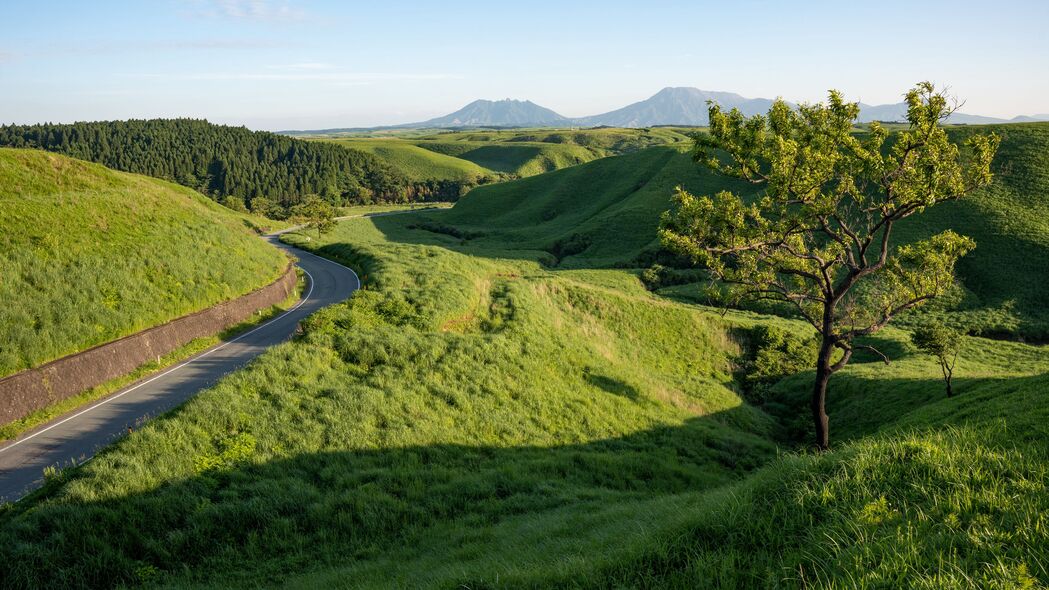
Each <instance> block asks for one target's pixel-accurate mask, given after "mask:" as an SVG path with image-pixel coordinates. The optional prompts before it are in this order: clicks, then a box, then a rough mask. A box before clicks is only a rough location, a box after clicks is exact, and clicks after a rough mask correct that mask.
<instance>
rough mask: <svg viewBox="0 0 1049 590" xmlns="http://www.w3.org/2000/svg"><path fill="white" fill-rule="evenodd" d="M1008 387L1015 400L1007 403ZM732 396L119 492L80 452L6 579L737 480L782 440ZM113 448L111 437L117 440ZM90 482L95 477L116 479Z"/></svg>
mask: <svg viewBox="0 0 1049 590" xmlns="http://www.w3.org/2000/svg"><path fill="white" fill-rule="evenodd" d="M1045 382H1046V376H1036V377H1026V378H1014V379H995V380H990V379H988V380H964V382H963V383H960V384H959V390H960V391H961V393H960V395H959V396H958V397H956V398H954V399H951V400H943V399H940V398H939V397H938V395H937V393H938V389H939V388H938V387H937V384H936V382H935V381H934V380H917V379H915V380H906V379H901V380H896V381H891V380H890V381H888V382H879V383H874V382H872V381H869V380H865V379H858V378H854V379H841V380H839V382H838V390H837V393H838V395H839V398H840V399H841V400H842V401H846V399H847V397H848V396H854V395H858V394H862V393H864V391H863V390H864V389H867V388H869V389H873V390H876V392H877V394H878V398H879V399H880V403H879V409H878V410H879V411H878V412H870V411H869V410H870V408H866V407H864V406H863V404H862V403H851V404H850V407H851V408H852V409H850V410H849V412H851V414H843V413H841V412H840V411H834V410H832V414H833V415H832V422H831V428H832V430H833V429H835V428H836V427H837V430H836V431H835V437H836V440H837V441H838V444H840V443H841V442H842V441H844V439H845V438H847V436H846V434H845V429H844V428H842V426H843V424H844V423H845V422H846V421H847V420H852V419H854V418H859V419H862V417H863V416H865V415H866V414H870V413H877V414H879V420H885V419H888V418H890V417H891V415H893V414H895V415H896V416H900V415H902V414H904V413H906V412H908V411H910V410H914V409H917V408H918V407H919V406H921V405H922V404H927V403H929V402H930V401H939V402H940V403H935V404H930V405H929V409H928V412H927V413H926V415H925V418H926V419H925V420H924V421H921V422H919V423H917V427H920V428H936V427H937V425H938V424H939V422H938V420H942V421H944V422H949V423H952V424H957V423H959V422H960V421H964V420H967V419H969V418H970V417H971V418H972V419H973V420H984V421H986V420H988V419H990V418H989V417H988V416H986V415H983V414H981V413H980V411H981V408H982V409H983V410H984V411H985V412H984V413H986V409H987V407H988V406H987V405H986V402H987V401H988V400H994V401H995V403H996V404H999V405H997V406H995V407H998V408H1002V407H1009V406H1007V405H1006V406H1003V405H1001V404H1002V403H1005V404H1009V403H1015V404H1021V403H1031V402H1030V400H1027V401H1024V400H1023V399H1021V398H1024V395H1023V392H1025V391H1026V392H1030V391H1041V389H1040V388H1044V385H1045ZM977 385H980V387H977ZM846 390H850V391H846ZM970 396H971V397H970ZM1009 396H1013V397H1015V398H1016V400H1017V401H1016V402H1009V401H1008V399H1009ZM1003 400H1005V401H1004V402H1003ZM848 401H850V402H857V401H858V400H855V399H853V400H848ZM886 402H889V403H888V404H887V407H888V408H890V409H888V410H886V409H885V407H886ZM1020 407H1021V406H1020V405H1016V408H1020ZM738 411H740V410H728V411H725V412H721V413H718V414H712V415H709V416H704V417H701V418H695V419H692V420H689V421H687V422H686V423H684V424H683V425H680V426H672V427H658V428H653V429H650V430H647V431H642V432H638V433H635V434H631V435H627V436H623V437H619V438H613V439H606V440H600V441H594V442H589V443H583V444H574V445H563V446H555V447H538V446H521V447H507V448H501V447H491V446H483V447H482V446H469V445H462V444H435V445H428V446H410V447H404V448H387V449H382V450H352V451H330V452H316V453H308V454H302V455H296V456H291V457H286V458H277V459H272V460H269V461H267V462H262V463H253V462H252V461H251V459H250V458H248V459H245V460H243V461H241V462H239V463H229V464H225V465H222V466H221V467H219V468H216V469H211V470H207V471H203V472H201V473H198V474H196V475H194V476H193V477H189V478H187V479H182V480H177V481H170V482H167V483H163V484H161V485H159V486H158V487H156V488H154V489H150V490H148V491H144V492H134V493H129V494H127V495H124V496H121V497H116V498H109V499H105V500H100V501H83V500H78V499H75V498H71V497H68V496H65V495H63V493H64V492H65V491H66V490H65V487H66V485H67V484H68V483H69V482H70V481H75V480H90V478H92V477H103V476H96V475H95V474H94V473H93V472H92V471H91V465H88V466H86V467H82V468H80V469H79V470H77V471H73V472H70V473H66V474H63V475H62V476H60V477H59V478H57V479H56V480H53V481H52V482H51V483H50V484H49V485H48V486H47V487H46V488H45V489H43V490H41V491H39V492H38V493H36V494H35V495H34V496H32V497H31V498H30V499H29V500H28V501H25V502H21V503H19V504H17V505H12V506H8V507H7V508H6V509H5V513H3V514H0V558H2V559H3V560H4V563H5V564H6V567H5V568H3V569H2V570H0V586H2V587H5V588H19V587H30V586H32V587H47V586H51V587H63V588H77V587H110V586H115V585H121V584H136V583H138V582H142V581H143V580H144V579H145V578H144V576H147V577H148V576H154V575H157V576H163V575H168V574H170V575H174V576H178V577H180V578H185V577H188V578H191V579H196V580H198V581H207V582H210V583H215V582H216V581H220V582H223V581H227V580H236V579H240V580H242V581H244V580H248V581H250V584H252V585H259V584H265V583H266V582H275V581H280V580H282V579H285V578H286V577H287V576H290V575H294V574H297V573H302V572H307V571H310V570H314V569H318V568H324V567H329V566H336V565H348V564H352V563H355V562H366V561H369V560H372V559H377V558H380V557H383V556H389V555H404V554H411V552H412V548H413V547H417V546H418V543H420V541H421V540H422V539H424V538H425V539H428V542H429V543H431V545H432V543H433V542H434V540H435V539H440V538H442V536H443V535H445V534H450V533H449V531H451V530H452V529H455V530H460V531H461V530H464V529H465V530H476V531H478V534H480V533H481V532H482V531H486V532H485V533H484V536H483V539H484V541H483V543H484V544H493V543H494V544H498V543H500V539H499V538H498V534H514V533H513V532H512V531H513V528H512V527H511V528H510V529H505V528H504V529H500V528H498V527H496V526H495V525H497V524H498V523H500V522H504V521H509V520H510V519H514V518H518V517H522V516H525V515H527V517H528V522H529V523H530V524H529V526H532V527H534V526H551V527H552V528H556V527H553V526H552V525H550V523H546V521H544V520H543V519H544V518H545V517H544V515H549V514H563V513H564V511H565V510H580V511H583V512H588V513H589V512H592V511H594V510H597V509H598V507H600V510H605V509H609V510H613V511H614V510H615V509H616V507H617V506H630V505H633V504H631V503H632V502H636V501H638V500H653V499H657V498H660V497H668V498H669V497H670V496H671V495H674V494H679V493H683V492H700V491H705V490H710V489H713V488H716V487H718V486H722V485H724V484H728V483H731V482H734V481H738V480H739V479H740V478H741V477H742V476H744V475H746V474H748V473H750V472H752V471H753V470H754V469H756V468H758V467H760V466H762V465H764V464H767V463H768V462H769V461H770V460H771V459H772V458H773V457H774V455H775V449H774V448H773V447H772V445H771V444H769V443H767V442H766V441H763V440H762V439H760V438H758V437H757V436H754V435H748V434H743V433H740V432H739V431H738V430H735V429H731V428H729V427H727V426H726V424H730V423H731V422H732V421H733V416H732V414H733V413H734V412H738ZM1008 412H1009V413H1008V415H1009V416H1012V418H1011V420H1021V421H1022V420H1023V419H1024V418H1023V412H1021V411H1019V410H1008ZM175 415H177V414H169V415H168V416H167V417H166V418H164V419H161V420H159V421H158V423H160V422H163V421H164V420H167V419H171V418H172V417H173V416H175ZM850 415H851V416H853V418H848V416H850ZM161 426H162V427H163V425H162V424H161ZM1021 426H1022V425H1021ZM872 430H873V423H869V424H853V425H852V427H851V430H849V435H851V436H857V435H859V434H862V433H864V432H870V431H872ZM120 450H121V447H120V445H117V447H116V451H115V452H120ZM109 452H114V451H109ZM109 475H112V473H110V474H109ZM107 479H108V478H107ZM80 483H84V484H87V483H91V482H90V481H81V482H80ZM98 484H99V486H98V487H99V489H104V488H105V487H106V486H108V485H117V482H113V481H104V482H103V481H100V482H98ZM541 523H546V524H541ZM648 524H649V525H652V524H654V523H648ZM637 526H638V523H630V522H619V521H617V522H615V523H605V524H604V525H602V527H599V528H600V529H601V531H600V532H598V531H596V530H595V531H588V530H579V531H574V530H573V532H572V533H571V534H572V535H573V536H578V538H579V539H580V540H582V539H585V538H588V535H609V534H612V535H620V534H627V533H628V532H629V530H631V527H637ZM609 527H611V528H609ZM507 530H509V531H511V532H501V533H496V532H495V531H507ZM610 531H612V532H610ZM562 534H563V533H562ZM506 541H509V540H506ZM478 542H480V541H478ZM486 546H487V545H486ZM454 549H455V548H454V547H449V551H453V550H454ZM453 553H454V552H453ZM453 553H449V556H451V555H452V554H453ZM599 557H600V556H595V559H598V558H599Z"/></svg>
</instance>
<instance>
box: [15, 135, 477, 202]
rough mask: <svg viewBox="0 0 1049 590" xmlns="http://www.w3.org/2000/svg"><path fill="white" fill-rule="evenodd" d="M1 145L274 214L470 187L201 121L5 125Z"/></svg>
mask: <svg viewBox="0 0 1049 590" xmlns="http://www.w3.org/2000/svg"><path fill="white" fill-rule="evenodd" d="M0 146H6V147H26V148H37V149H44V150H48V151H52V152H58V153H61V154H65V155H68V156H72V157H74V158H80V159H82V160H89V161H92V162H97V163H99V164H103V165H105V166H108V167H110V168H115V169H117V170H123V171H125V172H134V173H138V174H145V175H148V176H153V177H156V178H162V179H165V180H170V181H172V182H176V183H178V184H181V185H184V186H188V187H190V188H193V189H196V190H198V191H200V192H202V193H204V194H206V195H208V196H210V197H212V198H214V199H216V200H218V201H220V202H222V203H223V204H225V205H227V206H229V207H231V208H234V209H241V208H244V207H247V208H251V209H253V210H256V212H259V213H262V214H266V215H269V216H276V217H279V216H281V214H282V213H283V212H285V211H287V209H288V208H290V207H291V206H294V205H295V204H297V203H299V202H300V201H301V200H302V198H303V197H304V196H305V195H309V194H316V195H320V196H321V197H322V198H324V199H325V200H327V201H328V202H330V203H332V204H335V205H347V204H367V203H373V202H379V203H381V202H407V201H428V200H454V199H456V198H458V197H459V196H460V195H461V194H462V192H464V191H465V190H466V189H467V188H469V187H466V186H462V185H463V183H461V182H449V181H424V182H410V181H409V180H408V179H406V178H404V176H403V175H402V174H400V173H399V172H398V171H396V170H394V169H392V168H391V167H390V166H389V165H388V164H386V163H384V162H383V161H381V160H380V159H379V158H377V157H375V156H373V155H371V154H368V153H365V152H362V151H359V150H354V149H348V148H345V147H342V146H337V145H330V144H325V143H321V142H307V141H303V140H299V139H293V138H290V137H285V136H283V135H277V134H275V133H268V132H263V131H251V130H249V129H247V128H246V127H231V126H227V125H215V124H212V123H209V122H208V121H206V120H203V119H150V120H129V121H101V122H86V123H73V124H63V125H58V124H40V125H6V126H0Z"/></svg>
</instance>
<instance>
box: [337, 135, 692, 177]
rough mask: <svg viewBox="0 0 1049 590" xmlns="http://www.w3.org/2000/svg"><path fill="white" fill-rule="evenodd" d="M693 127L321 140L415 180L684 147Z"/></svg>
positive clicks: (529, 171)
mask: <svg viewBox="0 0 1049 590" xmlns="http://www.w3.org/2000/svg"><path fill="white" fill-rule="evenodd" d="M688 132H689V130H685V129H673V128H657V129H580V130H574V131H568V130H563V129H559V130H548V129H514V130H509V129H508V130H485V131H448V132H442V133H436V134H426V133H421V134H420V133H416V134H405V135H401V136H398V137H390V136H388V135H380V136H378V137H364V136H356V137H337V138H319V139H322V140H324V141H331V142H334V143H337V144H340V145H343V146H345V147H348V148H353V149H358V150H361V151H365V152H368V153H371V154H374V155H376V156H379V157H380V158H382V159H383V161H385V162H386V163H388V164H389V165H390V166H392V167H393V168H394V169H396V170H398V171H399V172H400V173H401V174H403V175H405V176H406V177H407V178H409V179H410V180H413V181H416V182H418V181H425V180H455V181H466V180H472V181H475V182H476V181H477V180H478V179H482V178H486V177H487V179H500V178H501V177H502V176H504V175H509V176H515V177H526V176H535V175H537V174H542V173H544V172H550V171H552V170H560V169H561V168H567V167H570V166H576V165H578V164H583V163H586V162H590V161H593V160H596V159H598V158H604V157H607V156H612V155H617V154H623V153H629V152H635V151H638V150H641V149H645V148H648V147H652V146H657V145H671V144H678V145H684V144H685V143H686V142H687V141H688V136H687V135H686V134H687V133H688Z"/></svg>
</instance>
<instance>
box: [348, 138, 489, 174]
mask: <svg viewBox="0 0 1049 590" xmlns="http://www.w3.org/2000/svg"><path fill="white" fill-rule="evenodd" d="M327 141H331V142H332V143H336V144H338V145H341V146H343V147H347V148H351V149H355V150H360V151H362V152H366V153H369V154H373V155H375V156H376V157H378V158H380V159H381V160H382V161H383V162H385V163H387V164H389V165H390V166H391V167H393V168H394V169H395V170H397V171H399V172H400V173H402V174H403V175H404V176H405V177H406V178H408V179H409V180H412V181H416V182H417V181H423V180H431V179H441V180H459V181H462V180H472V179H478V178H481V177H484V176H489V175H491V174H492V171H491V170H489V169H487V168H484V167H482V166H479V165H478V164H476V163H474V162H471V161H469V160H466V159H462V158H456V157H452V156H447V155H445V154H442V153H439V152H437V151H434V150H429V149H425V148H423V147H419V146H418V145H416V144H415V143H413V142H411V141H408V140H401V139H380V138H359V139H358V138H345V139H333V140H327Z"/></svg>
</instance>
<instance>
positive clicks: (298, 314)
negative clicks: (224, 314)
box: [0, 235, 361, 501]
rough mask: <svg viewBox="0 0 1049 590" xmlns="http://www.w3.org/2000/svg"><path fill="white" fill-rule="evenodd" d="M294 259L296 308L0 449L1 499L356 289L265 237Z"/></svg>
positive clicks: (356, 284)
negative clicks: (302, 286) (302, 283)
mask: <svg viewBox="0 0 1049 590" xmlns="http://www.w3.org/2000/svg"><path fill="white" fill-rule="evenodd" d="M266 239H267V240H268V241H270V242H271V243H272V244H274V245H275V246H277V247H279V248H282V249H284V250H286V251H288V252H289V253H292V254H294V255H295V256H297V257H298V258H299V263H298V266H299V268H301V269H302V270H304V271H305V272H306V274H307V276H308V278H309V284H308V286H307V287H306V292H305V294H304V296H303V298H302V300H300V301H299V303H298V304H297V305H296V306H295V307H293V308H291V309H290V310H288V311H287V312H285V313H284V314H283V315H280V316H278V317H276V318H274V319H272V320H270V321H269V322H267V323H265V324H263V325H261V326H258V327H256V328H255V329H253V330H251V331H250V332H247V333H244V334H242V335H240V336H239V337H237V338H234V339H232V340H229V341H227V342H223V343H222V344H218V345H216V346H215V347H213V348H210V349H208V350H206V351H204V352H202V353H200V354H198V355H196V356H194V357H193V358H191V359H189V360H187V361H185V362H183V363H181V364H178V365H176V366H174V367H170V368H168V369H165V370H164V371H163V372H161V373H159V374H155V375H152V376H149V377H145V378H143V379H142V380H140V381H138V382H136V383H133V384H131V385H129V386H128V387H126V388H124V389H122V390H120V391H118V392H116V393H114V394H112V395H110V396H108V397H106V398H104V399H101V400H99V401H97V402H94V403H93V404H91V405H89V406H87V407H83V408H79V409H77V410H75V411H73V412H70V413H69V414H66V415H65V416H60V417H58V418H56V419H54V420H52V421H51V422H49V423H48V424H45V425H42V426H40V427H38V428H36V429H34V430H32V431H30V432H27V433H25V434H23V435H22V436H21V437H19V438H17V439H15V440H13V441H11V442H8V443H6V444H4V445H3V446H0V501H3V500H7V501H15V500H17V499H19V498H21V497H22V496H24V495H25V494H26V493H28V492H29V491H31V490H33V489H35V488H36V487H38V486H39V485H40V484H41V483H42V481H43V472H44V468H45V467H48V466H52V465H53V466H56V467H64V466H68V465H71V464H79V463H83V462H84V461H86V460H88V459H90V458H91V457H92V456H93V455H94V454H95V453H96V452H98V450H99V449H101V448H102V447H104V446H105V445H107V444H109V443H111V442H113V441H114V440H115V439H117V438H119V437H120V436H122V435H124V434H126V433H127V432H128V428H137V427H138V425H140V424H142V423H143V422H145V421H146V420H149V419H150V418H151V417H153V416H156V415H158V414H161V413H163V412H166V411H167V410H170V409H172V408H174V407H175V406H178V405H179V404H181V403H183V402H185V401H186V400H188V399H189V398H191V397H193V396H194V395H196V394H197V393H198V392H200V391H201V390H202V389H204V388H206V387H208V386H210V385H212V384H213V383H215V382H216V381H217V380H218V379H219V378H221V377H222V376H223V375H225V374H227V373H229V372H231V371H234V370H236V369H238V368H240V367H242V366H243V365H244V364H246V363H247V362H248V361H250V360H251V359H253V358H255V357H256V356H258V355H259V354H262V352H263V351H265V350H266V349H267V348H269V347H270V346H273V345H274V344H278V343H280V342H283V341H285V340H287V339H288V338H289V337H290V336H291V335H292V333H293V332H294V331H295V328H296V326H297V325H298V323H299V320H301V319H303V318H305V317H306V316H308V315H310V314H311V313H313V312H315V311H317V310H318V309H320V308H322V307H325V306H327V305H331V304H333V303H338V302H339V301H343V300H345V299H346V298H348V297H349V296H350V295H351V294H352V293H353V292H354V291H356V290H357V289H359V288H360V284H361V283H360V280H359V279H358V278H357V275H356V273H354V272H353V271H352V270H350V269H349V268H346V267H345V266H342V265H341V264H337V263H335V262H332V261H330V260H327V259H325V258H321V257H319V256H315V255H313V254H310V253H308V252H304V251H302V250H298V249H296V248H292V247H290V246H287V245H286V244H282V243H280V241H279V240H278V239H277V237H276V236H275V235H274V236H267V238H266Z"/></svg>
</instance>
